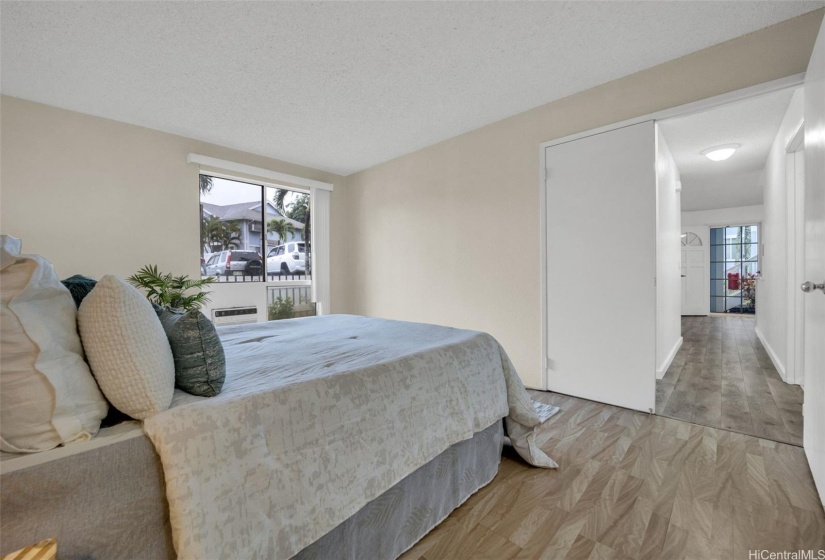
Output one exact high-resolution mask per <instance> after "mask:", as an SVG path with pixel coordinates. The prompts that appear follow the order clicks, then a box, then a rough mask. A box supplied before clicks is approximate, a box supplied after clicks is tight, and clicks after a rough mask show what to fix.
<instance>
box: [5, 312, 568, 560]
mask: <svg viewBox="0 0 825 560" xmlns="http://www.w3.org/2000/svg"><path fill="white" fill-rule="evenodd" d="M220 335H221V340H222V342H223V344H224V348H225V350H226V355H227V371H228V374H227V381H226V384H225V386H224V390H223V392H222V393H221V395H219V396H218V397H213V398H210V399H204V398H200V397H194V396H192V395H188V394H186V393H183V392H179V391H176V393H175V397H174V401H173V406H172V407H171V408H170V409H169V410H168V411H166V412H162V413H160V414H157V415H155V416H153V417H151V418H149V419H147V420H146V421H144V423H143V424H140V423H137V422H129V423H126V424H123V425H119V426H115V427H113V428H108V429H105V430H102V431H101V433H100V434H99V435H98V436H97V437H96V438H94V439H92V440H91V441H88V442H84V443H77V444H72V445H69V446H67V447H64V448H59V449H55V450H53V451H49V452H44V453H40V454H36V455H34V456H31V455H30V456H14V455H11V456H9V455H7V454H4V456H3V461H2V463H0V464H1V465H2V480H1V481H0V483H2V488H3V491H2V499H0V509H2V511H3V517H2V527H0V531H2V533H3V542H2V550H0V552H3V553H5V552H8V551H11V550H14V549H15V548H19V547H22V546H25V545H27V544H30V543H32V542H37V541H38V540H41V539H43V538H46V537H51V536H56V537H57V538H58V543H59V548H60V554H61V558H110V557H129V558H174V557H175V556H178V557H181V558H204V557H209V558H230V557H244V558H256V557H258V558H289V557H297V558H329V557H331V556H332V557H335V558H395V557H397V556H398V555H400V554H401V553H402V552H403V551H404V550H406V549H408V548H409V547H410V546H412V545H413V544H415V542H417V541H418V540H419V539H420V538H421V537H422V536H424V535H425V534H426V533H427V532H428V531H429V530H430V529H432V528H433V527H434V526H435V525H437V524H438V523H439V522H440V521H441V520H443V519H444V518H445V517H446V516H447V515H449V513H450V512H451V511H452V510H453V509H454V508H456V507H457V506H458V505H460V504H461V503H462V502H463V501H465V500H466V499H467V498H468V497H469V496H470V495H472V494H473V493H475V492H476V491H477V490H478V489H479V488H481V487H482V486H484V485H486V484H487V483H489V482H490V481H491V480H492V478H493V477H494V476H495V474H496V472H497V470H498V465H499V461H500V456H501V449H502V445H503V442H504V439H505V435H504V434H505V430H506V432H507V434H508V435H509V436H510V439H511V440H512V444H513V446H514V447H515V448H516V450H517V451H518V452H519V453H520V454H521V455H522V456H523V457H525V459H526V460H527V461H528V462H531V463H533V464H536V465H537V466H545V467H552V466H555V464H554V463H553V462H552V460H550V459H549V458H547V457H546V456H545V455H544V454H543V453H542V452H541V450H540V449H538V447H537V445H536V444H535V441H534V437H535V434H534V429H535V427H536V426H537V425H538V424H539V423H540V422H541V421H542V420H543V419H546V418H547V417H549V416H550V415H551V414H552V413H553V412H555V410H553V409H551V408H547V407H545V408H542V407H540V406H538V405H536V404H534V403H533V402H532V401H531V400H530V399H529V397H527V394H526V392H525V391H524V388H523V386H522V385H521V383H520V381H519V380H518V377H517V375H516V374H515V372H514V371H513V370H512V365H511V364H510V362H509V359H508V358H507V356H506V354H505V353H504V351H503V350H502V349H501V348H500V347H499V345H498V343H497V342H496V341H495V340H494V339H492V337H490V336H489V335H486V334H484V333H479V332H474V331H465V330H459V329H451V328H447V327H437V326H433V325H422V324H416V323H403V322H397V321H386V320H380V319H367V318H364V317H357V316H346V315H335V316H327V317H318V318H307V319H296V320H290V321H279V322H273V323H263V324H257V325H251V326H249V325H244V326H236V327H226V328H223V329H221V330H220ZM333 551H334V552H333Z"/></svg>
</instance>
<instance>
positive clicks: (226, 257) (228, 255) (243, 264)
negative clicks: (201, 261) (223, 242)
mask: <svg viewBox="0 0 825 560" xmlns="http://www.w3.org/2000/svg"><path fill="white" fill-rule="evenodd" d="M204 268H205V269H206V271H205V272H206V276H260V275H261V274H263V259H261V255H259V254H258V253H257V252H256V251H219V252H217V253H212V256H211V257H209V260H208V261H206V265H205V266H204Z"/></svg>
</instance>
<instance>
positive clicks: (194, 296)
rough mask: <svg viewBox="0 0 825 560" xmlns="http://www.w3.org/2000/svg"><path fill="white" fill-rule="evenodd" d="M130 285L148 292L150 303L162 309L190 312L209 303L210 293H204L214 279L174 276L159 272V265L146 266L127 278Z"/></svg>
mask: <svg viewBox="0 0 825 560" xmlns="http://www.w3.org/2000/svg"><path fill="white" fill-rule="evenodd" d="M127 280H128V281H129V283H130V284H132V285H133V286H135V287H136V288H142V289H143V290H145V291H146V297H147V298H148V299H149V301H151V302H153V303H156V304H158V305H160V306H161V307H171V308H172V309H183V310H184V311H190V310H192V309H200V308H201V307H202V306H203V305H204V304H205V303H208V302H209V292H205V291H203V288H204V287H205V286H208V285H209V284H212V283H213V282H214V278H203V279H201V278H198V279H194V278H189V276H186V275H184V276H172V274H171V273H169V272H166V273H162V272H159V271H158V267H157V265H153V264H150V265H146V266H144V267H143V268H141V269H140V270H138V271H137V272H136V273H135V274H133V275H132V276H130V277H129V278H127Z"/></svg>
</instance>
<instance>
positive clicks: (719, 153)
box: [702, 144, 739, 161]
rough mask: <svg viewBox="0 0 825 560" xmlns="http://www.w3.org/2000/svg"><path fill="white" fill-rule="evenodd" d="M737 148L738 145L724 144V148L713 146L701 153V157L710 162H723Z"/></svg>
mask: <svg viewBox="0 0 825 560" xmlns="http://www.w3.org/2000/svg"><path fill="white" fill-rule="evenodd" d="M738 148H739V144H725V145H724V146H715V147H713V148H708V149H707V150H703V151H702V155H703V156H705V157H706V158H708V159H709V160H711V161H724V160H726V159H728V158H729V157H730V156H732V155H733V152H735V151H736V150H737V149H738Z"/></svg>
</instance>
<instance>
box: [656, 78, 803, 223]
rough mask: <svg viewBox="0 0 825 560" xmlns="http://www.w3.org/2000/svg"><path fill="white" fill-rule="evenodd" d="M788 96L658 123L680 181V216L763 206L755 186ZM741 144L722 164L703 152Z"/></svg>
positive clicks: (790, 93)
mask: <svg viewBox="0 0 825 560" xmlns="http://www.w3.org/2000/svg"><path fill="white" fill-rule="evenodd" d="M792 96H793V90H792V89H786V90H782V91H778V92H775V93H771V94H768V95H763V96H760V97H755V98H752V99H748V100H746V101H740V102H738V103H731V104H728V105H723V106H721V107H717V108H715V109H712V110H710V111H706V112H704V113H698V114H695V115H689V116H686V117H679V118H675V119H669V120H666V121H662V122H660V123H659V126H660V128H661V131H662V134H663V135H664V137H665V141H666V142H667V145H668V147H669V148H670V151H671V152H672V153H673V158H674V159H675V160H676V166H677V167H678V168H679V173H680V174H681V180H682V210H683V211H685V212H689V211H692V210H711V209H715V208H732V207H734V206H750V205H753V204H762V187H761V185H760V183H759V179H760V176H761V174H762V170H763V169H764V167H765V162H766V161H767V159H768V152H769V151H770V148H771V145H772V144H773V141H774V139H775V138H776V133H777V132H778V131H779V125H780V124H781V123H782V118H783V117H784V116H785V112H786V111H787V110H788V105H789V104H790V102H791V97H792ZM723 144H741V147H740V148H739V149H738V150H736V152H735V153H734V154H733V155H732V156H731V157H730V158H729V159H726V160H724V161H711V160H709V159H708V158H706V157H705V156H703V155H702V153H701V152H702V150H706V149H708V148H712V147H714V146H720V145H723Z"/></svg>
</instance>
